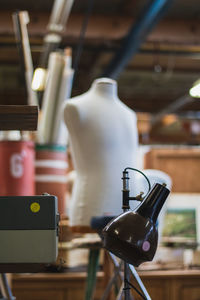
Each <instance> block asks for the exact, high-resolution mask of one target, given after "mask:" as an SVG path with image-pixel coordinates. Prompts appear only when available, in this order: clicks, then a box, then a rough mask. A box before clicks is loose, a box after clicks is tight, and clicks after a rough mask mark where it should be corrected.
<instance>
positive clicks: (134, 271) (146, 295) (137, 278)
mask: <svg viewBox="0 0 200 300" xmlns="http://www.w3.org/2000/svg"><path fill="white" fill-rule="evenodd" d="M129 268H130V270H131V274H132V275H133V277H134V278H135V280H136V281H137V283H138V285H139V287H140V289H141V291H142V292H143V294H144V296H145V297H146V299H147V300H151V297H150V296H149V294H148V292H147V290H146V288H145V286H144V284H143V282H142V280H141V279H140V277H139V275H138V273H137V271H136V270H135V268H134V267H133V266H132V265H130V264H129Z"/></svg>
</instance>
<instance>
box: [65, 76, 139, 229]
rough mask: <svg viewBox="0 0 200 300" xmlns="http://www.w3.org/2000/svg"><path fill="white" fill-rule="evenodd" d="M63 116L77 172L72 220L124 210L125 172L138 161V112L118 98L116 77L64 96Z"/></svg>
mask: <svg viewBox="0 0 200 300" xmlns="http://www.w3.org/2000/svg"><path fill="white" fill-rule="evenodd" d="M64 119H65V123H66V126H67V128H68V131H69V140H70V144H71V150H72V157H73V161H74V167H75V170H76V172H77V177H76V181H75V185H74V188H73V193H72V199H71V209H70V215H69V219H70V224H71V226H77V225H78V226H81V225H82V226H89V225H90V221H91V218H92V217H93V216H101V215H118V214H120V213H121V212H122V210H121V206H122V200H121V189H122V183H121V174H122V171H123V169H124V168H125V167H127V166H132V167H134V166H136V159H137V147H138V134H137V124H136V115H135V113H134V112H133V111H132V110H131V109H129V108H128V107H127V106H126V105H124V104H123V103H122V102H121V101H120V100H119V99H118V97H117V84H116V82H115V81H114V80H111V79H107V78H101V79H97V80H95V81H94V83H93V85H92V87H91V89H90V90H89V91H88V92H87V93H85V94H83V95H81V96H78V97H75V98H72V99H71V100H68V101H66V103H65V107H64Z"/></svg>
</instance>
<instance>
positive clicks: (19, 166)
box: [0, 141, 35, 196]
mask: <svg viewBox="0 0 200 300" xmlns="http://www.w3.org/2000/svg"><path fill="white" fill-rule="evenodd" d="M34 160H35V147H34V143H33V142H32V141H0V166H1V167H0V196H32V195H34V194H35V183H34V179H35V178H34V177H35V168H34Z"/></svg>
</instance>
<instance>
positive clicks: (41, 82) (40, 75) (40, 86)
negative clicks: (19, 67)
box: [31, 68, 46, 91]
mask: <svg viewBox="0 0 200 300" xmlns="http://www.w3.org/2000/svg"><path fill="white" fill-rule="evenodd" d="M45 85H46V70H45V69H42V68H37V69H36V70H35V72H34V74H33V80H32V84H31V87H32V89H33V90H34V91H44V89H45Z"/></svg>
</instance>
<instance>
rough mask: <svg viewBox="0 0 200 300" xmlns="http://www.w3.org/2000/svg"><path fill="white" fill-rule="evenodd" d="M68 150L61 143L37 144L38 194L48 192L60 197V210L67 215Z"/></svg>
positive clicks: (36, 178)
mask: <svg viewBox="0 0 200 300" xmlns="http://www.w3.org/2000/svg"><path fill="white" fill-rule="evenodd" d="M67 166H68V165H67V152H66V147H65V146H61V145H36V161H35V173H36V176H35V183H36V194H37V195H41V194H43V193H48V194H51V195H55V196H57V198H58V211H59V213H60V214H61V215H66V192H67V184H66V180H67V177H66V175H67Z"/></svg>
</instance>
